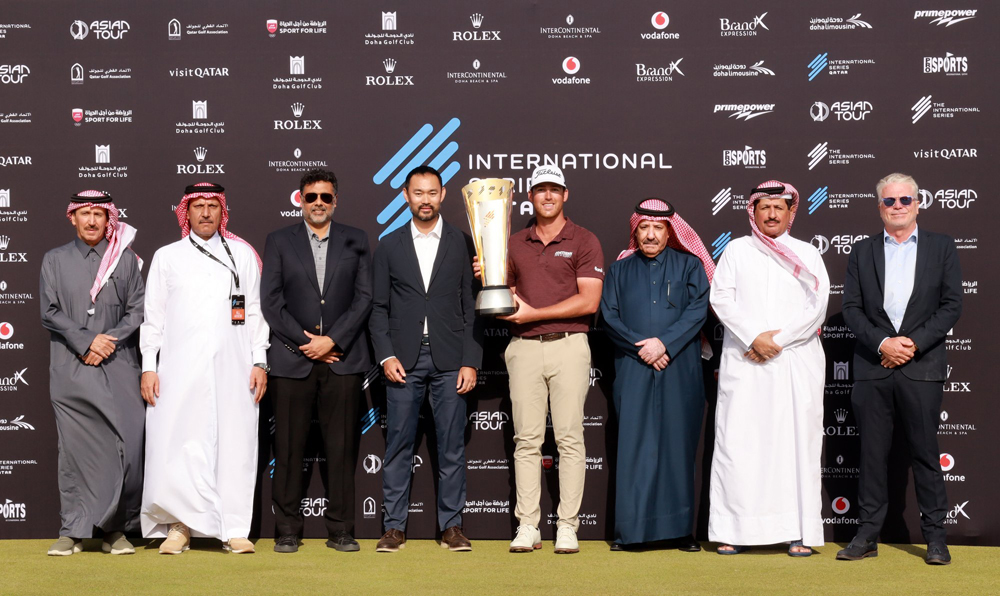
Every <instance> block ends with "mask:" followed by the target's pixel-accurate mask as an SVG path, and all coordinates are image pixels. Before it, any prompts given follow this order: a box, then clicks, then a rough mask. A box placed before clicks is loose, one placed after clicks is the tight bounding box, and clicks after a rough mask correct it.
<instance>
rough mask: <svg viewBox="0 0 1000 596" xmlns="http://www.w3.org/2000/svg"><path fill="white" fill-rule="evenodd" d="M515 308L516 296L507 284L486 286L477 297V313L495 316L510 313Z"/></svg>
mask: <svg viewBox="0 0 1000 596" xmlns="http://www.w3.org/2000/svg"><path fill="white" fill-rule="evenodd" d="M515 310H517V309H516V308H515V307H514V296H513V294H511V291H510V288H508V287H507V286H486V287H485V288H483V290H482V291H481V292H479V296H477V297H476V314H477V315H480V316H489V317H495V316H497V315H509V314H512V313H513V312H514V311H515Z"/></svg>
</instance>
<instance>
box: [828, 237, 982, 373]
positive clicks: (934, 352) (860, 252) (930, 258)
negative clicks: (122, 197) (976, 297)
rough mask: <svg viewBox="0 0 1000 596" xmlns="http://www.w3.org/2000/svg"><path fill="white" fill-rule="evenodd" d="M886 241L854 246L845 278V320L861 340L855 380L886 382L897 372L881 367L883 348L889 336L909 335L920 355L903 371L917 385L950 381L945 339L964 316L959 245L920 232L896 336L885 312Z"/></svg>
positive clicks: (856, 351)
mask: <svg viewBox="0 0 1000 596" xmlns="http://www.w3.org/2000/svg"><path fill="white" fill-rule="evenodd" d="M884 283H885V241H884V239H883V235H882V232H881V231H880V232H879V233H878V234H877V235H875V236H872V237H870V238H866V239H865V240H862V241H860V242H858V243H857V244H855V245H854V248H853V250H852V251H851V258H850V260H849V261H848V264H847V278H846V279H845V280H844V302H843V304H844V320H845V321H847V325H848V326H849V327H850V328H851V331H853V332H854V335H856V336H857V343H856V344H855V347H854V378H855V379H857V380H867V379H881V378H885V377H887V376H889V374H890V373H891V372H892V370H893V369H889V368H884V367H883V366H882V358H881V356H879V354H878V346H879V344H880V343H881V342H882V340H883V339H885V338H886V337H897V336H905V337H909V338H910V339H911V340H913V343H915V344H916V345H917V354H916V355H915V356H914V357H913V359H912V360H910V361H909V362H907V363H906V364H904V365H903V366H902V367H900V371H901V372H902V373H903V374H904V375H906V376H907V377H909V378H911V379H913V380H916V381H944V380H945V379H947V376H948V375H947V363H946V361H945V356H946V351H945V350H946V348H945V338H946V337H947V335H948V331H949V330H950V329H951V328H952V327H953V326H954V325H955V323H956V322H957V321H958V317H959V316H960V315H961V314H962V271H961V268H960V267H959V262H958V251H957V250H956V249H955V241H954V240H952V239H951V237H949V236H945V235H944V234H935V233H934V232H928V231H927V230H924V229H923V228H921V229H920V230H919V231H918V233H917V265H916V271H915V273H914V278H913V293H912V294H911V295H910V301H909V302H908V303H907V304H906V313H905V314H904V315H903V322H902V324H901V325H900V328H899V331H898V332H897V331H896V330H895V329H894V328H893V326H892V322H890V321H889V316H888V315H887V314H886V312H885V309H884V308H882V304H883V300H884V296H883V293H882V291H883V284H884Z"/></svg>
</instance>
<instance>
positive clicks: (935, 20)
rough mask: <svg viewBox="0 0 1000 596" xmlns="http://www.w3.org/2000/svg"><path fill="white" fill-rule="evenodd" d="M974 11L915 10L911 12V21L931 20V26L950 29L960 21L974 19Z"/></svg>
mask: <svg viewBox="0 0 1000 596" xmlns="http://www.w3.org/2000/svg"><path fill="white" fill-rule="evenodd" d="M976 12H977V11H976V10H917V11H914V12H913V20H917V19H931V20H930V21H929V22H930V23H931V24H933V25H938V26H940V25H944V26H945V27H951V26H952V25H955V24H957V23H961V22H962V21H968V20H969V19H974V18H976Z"/></svg>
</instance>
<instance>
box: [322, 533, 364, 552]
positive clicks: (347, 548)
mask: <svg viewBox="0 0 1000 596" xmlns="http://www.w3.org/2000/svg"><path fill="white" fill-rule="evenodd" d="M326 546H327V547H328V548H333V549H336V550H339V551H340V552H342V553H353V552H357V551H359V550H361V545H360V544H358V541H357V540H355V539H354V538H353V537H352V536H351V535H350V534H348V533H347V532H345V531H343V530H340V531H339V532H334V534H333V536H331V537H330V539H329V540H327V541H326Z"/></svg>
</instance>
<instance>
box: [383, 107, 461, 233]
mask: <svg viewBox="0 0 1000 596" xmlns="http://www.w3.org/2000/svg"><path fill="white" fill-rule="evenodd" d="M461 125H462V121H461V120H459V119H458V118H452V119H451V120H449V121H448V123H447V124H445V125H444V126H443V127H442V128H441V130H439V131H438V132H437V134H435V135H434V136H433V137H431V134H432V133H434V127H433V126H431V125H430V124H424V125H423V126H422V127H420V130H418V131H417V132H416V134H414V135H413V136H412V137H410V139H409V140H408V141H406V143H404V144H403V146H402V147H400V149H399V150H398V151H396V153H395V155H393V156H392V157H391V158H389V161H387V162H385V165H383V166H382V167H381V168H380V169H379V171H378V172H376V173H375V176H373V177H372V181H373V182H374V183H375V184H383V183H387V184H388V185H389V187H390V188H392V189H393V190H399V189H400V188H401V187H402V186H403V183H404V182H405V181H406V175H407V174H408V173H409V172H410V170H412V169H413V168H415V167H417V166H421V165H428V166H430V167H432V168H434V169H436V170H438V171H439V172H441V181H442V183H444V184H447V183H448V181H449V180H451V178H452V176H454V175H455V174H456V173H457V172H458V170H459V169H460V168H461V165H460V164H459V163H458V161H457V160H456V161H452V162H450V163H448V164H447V165H445V162H447V161H448V160H449V159H451V157H452V156H453V155H455V152H456V151H458V143H456V142H455V141H451V142H447V141H448V138H449V137H450V136H451V135H452V134H453V133H454V132H455V131H456V130H457V129H458V127H459V126H461ZM428 137H430V140H427V139H428ZM425 141H426V143H425ZM446 142H447V144H445V143H446ZM435 153H436V155H435ZM432 156H433V157H432ZM442 166H443V169H442ZM400 209H402V211H400ZM412 216H413V214H412V213H411V212H410V210H409V209H408V208H407V207H406V199H405V198H404V197H403V192H402V191H401V190H399V193H398V194H397V195H396V196H395V198H393V199H392V200H391V201H389V204H388V205H386V206H385V208H384V209H382V211H381V212H380V213H379V214H378V216H377V218H376V221H378V223H379V225H386V224H387V222H388V225H387V226H386V228H385V230H383V231H382V233H381V234H379V239H380V240H381V239H382V238H383V237H384V236H385V235H386V234H388V233H390V232H392V231H393V230H395V229H397V228H399V227H400V226H403V225H405V224H406V223H407V222H408V221H410V218H411V217H412ZM390 220H392V221H391V222H390Z"/></svg>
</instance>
